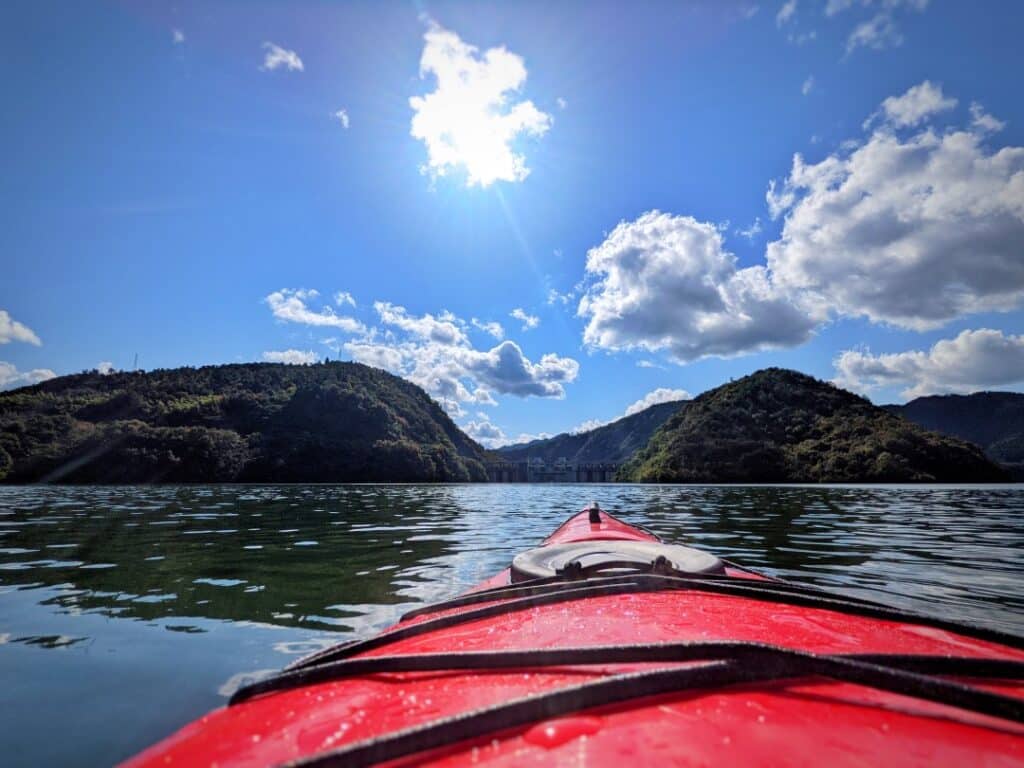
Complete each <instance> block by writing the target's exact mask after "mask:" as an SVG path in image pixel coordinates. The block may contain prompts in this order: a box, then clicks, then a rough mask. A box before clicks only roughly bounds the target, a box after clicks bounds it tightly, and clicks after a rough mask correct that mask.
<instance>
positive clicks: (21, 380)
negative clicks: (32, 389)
mask: <svg viewBox="0 0 1024 768" xmlns="http://www.w3.org/2000/svg"><path fill="white" fill-rule="evenodd" d="M56 376H57V374H56V373H54V372H53V371H51V370H50V369H49V368H33V369H32V370H31V371H19V370H18V369H17V368H16V367H15V366H14V365H12V364H11V363H6V362H4V361H3V360H0V390H4V389H17V388H18V387H28V386H31V385H32V384H38V383H39V382H41V381H47V380H49V379H53V378H56Z"/></svg>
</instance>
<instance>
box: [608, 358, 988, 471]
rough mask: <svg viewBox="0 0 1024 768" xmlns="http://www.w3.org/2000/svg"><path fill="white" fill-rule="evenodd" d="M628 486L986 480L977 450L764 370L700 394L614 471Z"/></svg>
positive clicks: (825, 387) (822, 386) (824, 387)
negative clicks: (658, 483)
mask: <svg viewBox="0 0 1024 768" xmlns="http://www.w3.org/2000/svg"><path fill="white" fill-rule="evenodd" d="M619 476H620V478H621V479H625V480H632V481H635V482H725V483H731V482H735V483H747V482H810V483H827V482H857V483H868V482H883V483H888V482H989V481H1000V480H1005V479H1006V476H1005V473H1004V472H1003V470H1001V469H1000V468H999V467H997V466H996V465H994V464H993V463H992V462H990V461H989V460H988V459H987V458H986V457H985V456H984V454H983V453H982V452H981V450H980V449H979V448H977V447H976V446H974V445H970V444H968V443H965V442H961V441H960V440H957V439H954V438H949V437H943V436H941V435H938V434H936V433H934V432H928V431H926V430H924V429H922V428H920V427H918V426H916V425H914V424H911V423H910V422H908V421H906V420H904V419H902V418H900V417H898V416H895V415H893V414H891V413H889V412H887V411H885V410H883V409H882V408H878V407H876V406H874V405H872V404H871V403H870V402H869V401H867V400H865V399H864V398H861V397H858V396H857V395H854V394H852V393H850V392H846V391H845V390H842V389H839V388H837V387H835V386H833V385H831V384H828V383H826V382H822V381H818V380H816V379H813V378H811V377H809V376H805V375H803V374H801V373H797V372H795V371H787V370H783V369H779V368H769V369H767V370H763V371H759V372H757V373H755V374H752V375H750V376H746V377H744V378H742V379H739V380H738V381H735V382H731V383H729V384H725V385H723V386H721V387H718V388H716V389H713V390H710V391H708V392H705V393H704V394H702V395H701V396H699V397H697V398H696V399H694V400H692V401H690V402H689V403H688V404H687V405H686V407H684V408H681V409H680V410H679V411H678V412H677V413H675V414H674V415H673V416H671V417H670V418H669V419H668V421H666V422H665V423H664V424H663V425H662V427H661V428H660V429H659V430H658V431H657V432H655V433H654V435H653V436H652V438H651V440H650V442H649V443H648V444H647V445H646V446H645V447H644V448H643V449H641V450H640V451H638V452H637V453H636V454H635V455H634V456H633V458H632V459H631V460H630V461H629V462H627V463H626V464H625V465H624V466H623V467H622V469H621V470H620V473H619Z"/></svg>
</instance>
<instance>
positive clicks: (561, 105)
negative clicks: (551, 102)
mask: <svg viewBox="0 0 1024 768" xmlns="http://www.w3.org/2000/svg"><path fill="white" fill-rule="evenodd" d="M555 103H556V104H557V105H558V108H559V109H565V108H566V107H568V106H569V102H568V101H566V100H565V99H563V98H562V97H561V96H559V97H558V98H557V99H555Z"/></svg>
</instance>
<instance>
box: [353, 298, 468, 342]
mask: <svg viewBox="0 0 1024 768" xmlns="http://www.w3.org/2000/svg"><path fill="white" fill-rule="evenodd" d="M373 308H374V309H375V310H377V314H378V315H379V316H380V321H381V322H382V323H384V324H385V325H392V326H395V327H397V328H401V329H402V330H403V331H407V332H408V333H411V334H413V335H415V336H418V337H420V338H421V339H428V340H430V341H436V342H437V343H439V344H465V343H466V333H465V331H464V330H463V329H462V328H461V327H460V326H461V323H460V322H459V320H458V319H457V318H456V317H455V316H454V315H453V314H451V313H450V312H442V313H441V314H440V315H438V316H437V317H435V316H434V315H432V314H430V313H429V312H428V313H426V314H425V315H422V316H421V317H416V316H414V315H410V314H409V312H408V311H407V310H406V308H405V307H399V306H396V305H394V304H391V303H390V302H387V301H375V302H374V303H373Z"/></svg>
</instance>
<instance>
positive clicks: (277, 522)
mask: <svg viewBox="0 0 1024 768" xmlns="http://www.w3.org/2000/svg"><path fill="white" fill-rule="evenodd" d="M594 494H597V495H598V498H599V500H600V501H601V503H602V505H603V506H605V507H606V508H608V509H610V510H612V511H614V512H616V513H619V514H620V515H621V516H622V517H624V518H625V519H627V520H629V521H633V522H639V523H642V524H643V525H646V526H648V527H649V528H652V529H653V530H654V531H655V532H657V533H658V534H660V535H661V536H662V537H664V538H666V539H670V540H679V541H686V542H688V543H690V544H693V545H696V546H700V547H703V548H706V549H709V550H712V551H714V552H716V553H717V554H719V555H722V556H724V557H726V558H730V559H734V560H737V561H739V562H741V563H742V564H744V565H748V566H751V567H755V568H760V569H762V570H764V571H766V572H768V573H772V574H775V575H780V576H784V577H788V578H792V579H794V580H804V581H808V582H813V583H817V584H820V585H823V586H827V587H829V588H832V589H837V590H840V591H847V592H850V593H854V594H859V595H863V596H866V597H874V598H876V599H879V598H881V599H883V600H885V601H887V602H890V603H894V604H898V605H902V606H906V607H910V608H915V609H918V610H925V611H929V612H933V613H934V612H939V613H944V614H947V615H951V616H956V617H959V618H967V619H971V620H974V621H978V622H981V623H986V624H989V625H991V626H995V627H999V628H1002V629H1008V630H1011V631H1016V632H1024V596H1022V594H1021V590H1020V588H1019V586H1018V585H1019V583H1020V579H1021V576H1022V573H1024V558H1022V557H1021V554H1020V553H1021V552H1022V551H1024V517H1022V512H1024V488H1022V487H1020V486H1009V487H1008V486H993V487H948V486H939V487H903V488H892V487H888V488H870V487H724V486H662V487H643V486H599V487H598V486H498V485H477V486H373V485H365V486H267V487H252V486H249V487H247V486H242V487H223V486H195V487H147V488H2V487H0V676H2V679H3V680H4V683H5V685H4V686H3V687H2V688H0V707H3V709H4V711H5V712H6V713H10V714H8V715H7V716H6V717H5V718H4V719H3V720H2V721H0V722H2V725H0V736H2V737H3V742H4V744H5V749H9V752H8V754H7V757H10V756H12V755H13V761H14V763H15V764H25V765H29V764H33V765H34V764H41V763H61V764H65V765H70V764H79V765H95V764H106V763H110V762H113V761H116V760H118V759H120V758H123V757H125V756H126V755H128V754H131V753H132V752H133V751H135V750H137V749H138V748H140V747H142V746H145V745H146V744H148V743H150V742H151V741H153V740H155V739H156V738H159V737H160V736H163V735H165V734H167V733H168V732H170V731H171V730H173V729H174V728H175V727H177V726H179V725H181V724H182V723H184V722H185V721H187V720H189V719H191V718H192V717H194V716H196V715H197V714H199V713H201V712H203V711H205V710H206V709H208V708H210V707H212V706H216V705H218V704H220V703H223V700H224V699H223V697H225V696H228V695H230V693H231V692H232V691H233V690H234V689H235V688H237V686H238V685H240V684H244V683H245V682H246V681H249V680H252V679H256V678H258V677H259V676H261V675H264V674H267V671H268V670H271V669H275V668H279V667H281V666H283V665H284V664H285V663H287V662H288V661H290V660H291V658H294V657H295V656H297V655H300V654H305V653H308V652H310V651H313V650H317V649H319V648H322V647H324V646H325V645H328V644H330V643H334V642H337V641H338V640H340V639H344V638H346V637H354V636H358V635H363V634H367V633H370V632H372V631H374V630H376V629H379V628H382V627H384V626H387V625H388V624H390V623H392V622H393V621H395V619H396V618H397V616H398V615H399V614H400V613H402V612H403V611H405V610H407V609H408V608H410V607H412V606H414V605H417V604H421V603H423V602H428V601H433V600H439V599H442V598H444V597H447V596H449V595H452V594H454V593H457V592H459V591H461V590H463V589H465V588H467V587H469V586H470V585H472V584H475V583H476V582H478V581H480V580H482V579H483V578H485V577H487V576H489V575H491V574H492V573H494V572H495V571H497V570H499V569H501V568H503V567H505V566H506V565H507V564H508V562H509V561H510V560H511V558H512V556H513V555H514V554H515V553H516V552H518V551H520V550H521V549H523V548H524V547H526V546H530V545H533V544H534V543H536V542H537V541H538V540H539V539H540V538H542V537H543V536H544V535H546V534H547V533H549V532H550V531H551V530H552V529H553V528H554V527H555V526H556V525H558V524H559V523H560V522H562V520H564V519H565V518H566V517H567V516H568V515H569V514H571V513H572V512H574V511H576V510H578V509H579V508H581V507H582V506H583V505H584V504H585V503H586V502H588V501H589V500H590V498H591V496H592V495H594ZM156 692H158V695H157V693H156ZM55 720H59V721H60V722H61V723H62V724H63V733H64V734H65V735H64V736H63V737H62V738H60V739H53V738H50V737H49V736H47V735H46V734H49V733H50V732H51V727H52V723H53V722H54V721H55Z"/></svg>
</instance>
